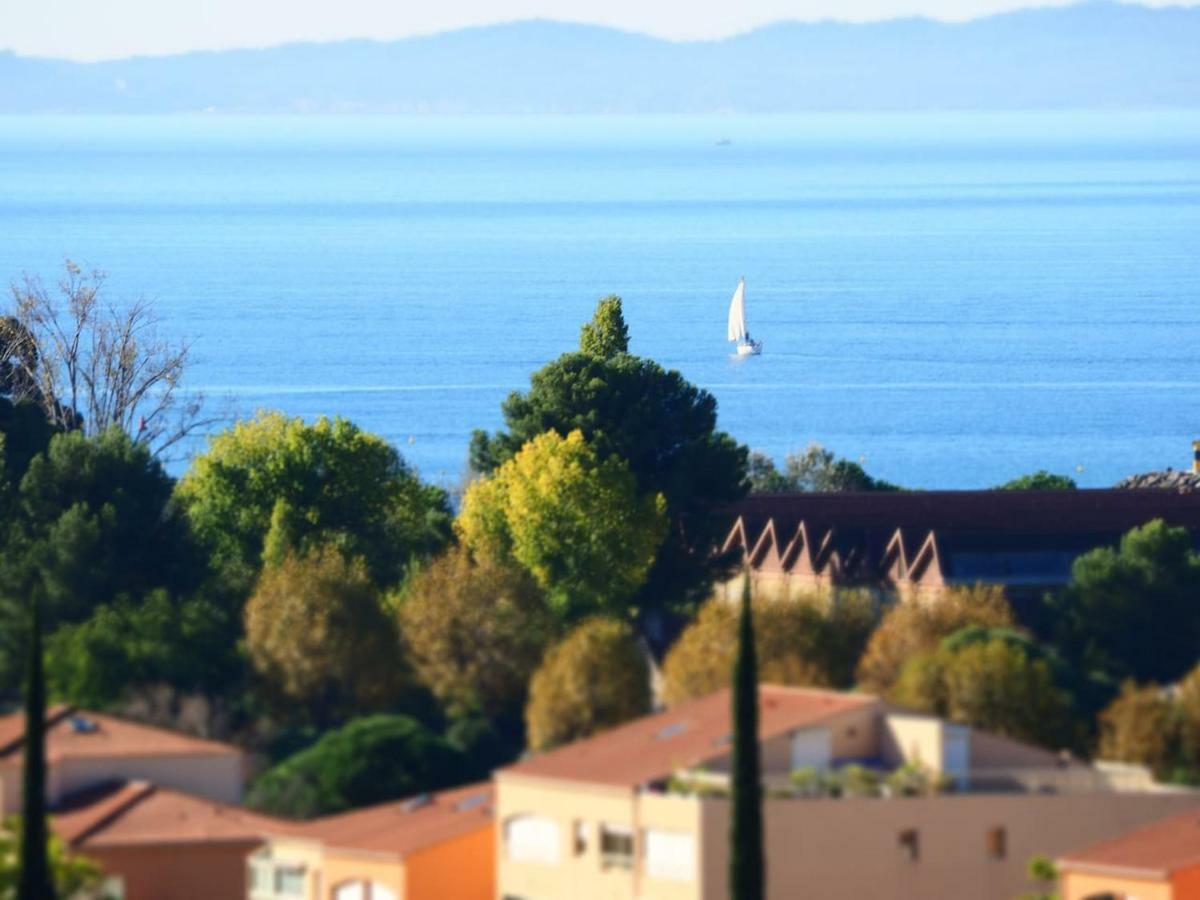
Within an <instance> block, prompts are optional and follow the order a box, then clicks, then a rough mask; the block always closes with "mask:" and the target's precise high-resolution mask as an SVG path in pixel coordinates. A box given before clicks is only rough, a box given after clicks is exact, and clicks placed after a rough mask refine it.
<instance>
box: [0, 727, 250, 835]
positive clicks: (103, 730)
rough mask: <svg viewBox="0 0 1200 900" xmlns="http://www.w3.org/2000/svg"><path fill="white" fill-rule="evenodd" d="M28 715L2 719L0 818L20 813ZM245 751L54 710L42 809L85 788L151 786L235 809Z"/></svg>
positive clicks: (242, 772) (0, 730)
mask: <svg viewBox="0 0 1200 900" xmlns="http://www.w3.org/2000/svg"><path fill="white" fill-rule="evenodd" d="M24 740H25V716H24V714H22V713H14V714H12V715H8V716H2V717H0V812H2V814H3V815H6V816H7V815H11V814H12V813H15V812H19V811H20V809H21V767H22V759H23V753H22V747H23V743H24ZM245 777H246V773H245V760H244V757H243V754H242V751H241V750H239V749H238V748H237V747H232V746H230V745H228V744H222V743H218V742H217V741H208V740H203V739H201V738H195V737H191V736H189V735H184V734H178V733H176V732H173V731H167V730H164V729H162V728H152V727H150V726H147V725H140V724H138V723H136V722H129V721H126V720H124V719H119V718H116V717H115V716H107V715H100V714H99V713H93V712H84V711H80V710H76V709H73V708H71V707H67V706H55V707H52V708H51V709H49V710H47V712H46V802H47V803H49V804H50V805H51V806H52V807H53V806H54V805H56V804H58V803H59V802H61V801H62V800H63V799H64V798H65V797H67V796H68V795H70V794H73V793H75V792H77V791H80V790H83V789H85V788H91V787H95V786H96V785H99V784H107V783H110V782H113V781H133V780H140V781H149V782H152V783H153V784H156V785H159V786H160V787H165V788H174V789H175V790H178V791H182V792H184V793H189V794H195V795H196V796H199V797H205V798H207V799H209V800H215V801H218V802H220V803H227V804H236V803H240V802H241V799H242V791H243V788H244V784H245Z"/></svg>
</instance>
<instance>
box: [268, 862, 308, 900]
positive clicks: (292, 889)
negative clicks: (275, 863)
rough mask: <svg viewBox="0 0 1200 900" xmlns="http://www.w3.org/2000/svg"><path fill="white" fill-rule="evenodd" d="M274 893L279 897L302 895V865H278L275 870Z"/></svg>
mask: <svg viewBox="0 0 1200 900" xmlns="http://www.w3.org/2000/svg"><path fill="white" fill-rule="evenodd" d="M275 893H276V894H278V895H279V896H281V897H303V896H304V867H303V866H280V867H278V868H277V869H276V870H275Z"/></svg>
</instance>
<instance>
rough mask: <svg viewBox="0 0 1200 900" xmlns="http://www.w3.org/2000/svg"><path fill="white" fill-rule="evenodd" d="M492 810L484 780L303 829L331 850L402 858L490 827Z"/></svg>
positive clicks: (489, 789)
mask: <svg viewBox="0 0 1200 900" xmlns="http://www.w3.org/2000/svg"><path fill="white" fill-rule="evenodd" d="M493 808H494V807H493V789H492V786H491V784H489V783H487V782H482V783H480V784H471V785H467V786H466V787H461V788H455V789H454V790H452V791H442V792H440V793H437V794H424V795H421V796H418V797H412V798H409V799H407V800H400V801H396V802H392V803H384V804H380V805H379V806H372V807H369V808H367V809H360V810H355V811H354V812H348V813H341V814H339V815H335V816H327V817H325V818H323V819H316V820H314V821H312V822H309V823H308V824H306V825H304V826H301V828H302V834H303V836H304V837H308V838H312V839H314V840H318V841H321V842H322V843H323V844H325V846H326V847H329V848H332V849H349V850H364V851H369V852H372V853H392V854H395V855H396V856H399V857H402V858H403V857H405V856H408V855H410V854H412V853H415V852H417V851H418V850H422V849H424V848H426V847H431V846H434V845H435V844H440V843H443V842H444V841H449V840H453V839H454V838H457V837H461V836H462V835H465V834H469V833H470V832H472V831H475V830H477V829H479V828H490V827H491V822H492V813H493Z"/></svg>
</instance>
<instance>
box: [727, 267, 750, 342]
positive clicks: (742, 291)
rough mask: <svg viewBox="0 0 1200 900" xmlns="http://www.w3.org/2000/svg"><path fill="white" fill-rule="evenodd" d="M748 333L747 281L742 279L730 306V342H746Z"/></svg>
mask: <svg viewBox="0 0 1200 900" xmlns="http://www.w3.org/2000/svg"><path fill="white" fill-rule="evenodd" d="M746 331H747V329H746V279H745V278H742V279H741V280H739V281H738V286H737V290H735V291H734V292H733V302H731V303H730V304H729V340H731V341H744V340H745V339H746Z"/></svg>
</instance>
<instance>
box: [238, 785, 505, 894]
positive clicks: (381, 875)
mask: <svg viewBox="0 0 1200 900" xmlns="http://www.w3.org/2000/svg"><path fill="white" fill-rule="evenodd" d="M493 802H494V795H493V791H492V787H491V785H489V784H486V783H485V784H473V785H468V786H466V787H460V788H456V789H454V790H449V791H442V792H440V793H437V794H423V795H420V796H418V797H412V798H409V799H407V800H401V801H397V802H393V803H384V804H381V805H378V806H372V807H370V808H367V809H362V810H356V811H353V812H348V813H342V814H339V815H334V816H327V817H325V818H321V819H316V820H314V821H311V822H307V823H297V824H296V825H295V826H294V828H293V829H291V830H289V831H287V832H284V833H275V834H273V835H271V837H270V839H269V841H268V843H267V845H266V846H265V847H264V848H263V849H262V850H260V851H258V852H257V853H256V854H255V855H254V856H253V857H252V858H251V862H250V871H251V889H250V893H249V898H250V900H291V898H296V900H440V898H449V897H453V898H455V900H492V898H493V897H494V896H495V852H494V840H495V827H494V824H493V811H492V807H493Z"/></svg>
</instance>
